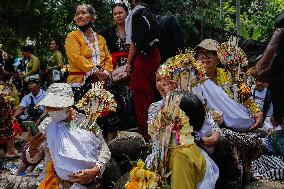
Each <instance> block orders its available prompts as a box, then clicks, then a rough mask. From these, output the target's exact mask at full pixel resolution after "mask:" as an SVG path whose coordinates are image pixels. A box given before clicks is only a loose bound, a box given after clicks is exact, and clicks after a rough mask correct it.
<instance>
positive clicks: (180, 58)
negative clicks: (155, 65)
mask: <svg viewBox="0 0 284 189" xmlns="http://www.w3.org/2000/svg"><path fill="white" fill-rule="evenodd" d="M187 52H188V53H186V54H179V55H176V56H174V57H172V58H169V59H168V60H167V61H166V63H165V64H162V65H161V66H160V67H159V69H158V71H157V73H158V74H159V75H161V76H162V77H163V78H165V79H166V80H168V81H171V82H173V83H174V84H175V85H176V86H177V87H178V88H179V89H180V90H182V91H188V90H189V89H190V88H192V87H193V86H194V85H196V84H197V83H200V82H203V81H204V80H205V79H206V76H205V68H204V66H203V65H202V63H201V62H199V61H197V60H196V59H195V58H194V53H193V52H192V51H187Z"/></svg>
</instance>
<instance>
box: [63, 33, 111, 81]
mask: <svg viewBox="0 0 284 189" xmlns="http://www.w3.org/2000/svg"><path fill="white" fill-rule="evenodd" d="M96 36H97V39H98V45H99V50H100V67H101V68H102V69H103V70H105V71H107V72H108V73H109V74H111V73H112V70H113V66H112V62H111V55H110V53H109V51H108V49H107V45H106V41H105V39H104V38H103V37H102V36H101V35H98V34H96ZM92 45H93V47H94V48H95V43H92ZM65 49H66V55H67V58H68V63H69V72H70V75H69V76H68V79H67V82H68V83H84V77H85V78H86V77H88V73H90V72H91V71H92V69H94V68H95V64H94V63H93V62H92V50H91V48H90V47H89V46H88V44H87V43H86V41H85V38H84V35H83V34H82V33H81V31H80V30H76V31H73V32H70V33H69V34H68V35H67V38H66V41H65ZM72 73H74V74H72Z"/></svg>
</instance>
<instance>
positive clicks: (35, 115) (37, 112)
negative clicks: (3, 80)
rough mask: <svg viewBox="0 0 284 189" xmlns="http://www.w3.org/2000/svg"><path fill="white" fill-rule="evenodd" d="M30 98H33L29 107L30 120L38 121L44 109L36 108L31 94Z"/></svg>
mask: <svg viewBox="0 0 284 189" xmlns="http://www.w3.org/2000/svg"><path fill="white" fill-rule="evenodd" d="M30 98H31V104H30V105H29V106H28V108H27V109H28V111H27V113H28V115H29V116H28V120H31V121H36V120H38V119H39V118H40V117H41V115H42V113H43V111H42V110H41V109H39V108H38V109H35V103H34V99H33V97H31V96H30Z"/></svg>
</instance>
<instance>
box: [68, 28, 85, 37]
mask: <svg viewBox="0 0 284 189" xmlns="http://www.w3.org/2000/svg"><path fill="white" fill-rule="evenodd" d="M80 37H83V36H82V33H81V32H80V31H79V30H74V31H72V32H70V33H68V34H67V37H66V39H68V38H80Z"/></svg>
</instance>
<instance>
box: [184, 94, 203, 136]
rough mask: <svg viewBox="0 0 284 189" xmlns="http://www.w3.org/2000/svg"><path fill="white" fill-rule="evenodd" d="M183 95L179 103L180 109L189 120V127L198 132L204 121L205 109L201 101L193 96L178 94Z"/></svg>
mask: <svg viewBox="0 0 284 189" xmlns="http://www.w3.org/2000/svg"><path fill="white" fill-rule="evenodd" d="M179 93H180V94H183V97H182V99H181V101H180V105H179V107H180V109H181V110H182V111H184V112H185V114H186V116H187V117H188V118H189V123H190V125H192V126H193V130H194V131H199V130H200V129H201V128H202V126H203V123H204V120H205V108H204V105H203V103H202V101H201V100H200V99H199V98H198V97H197V96H196V95H194V94H191V93H188V92H179Z"/></svg>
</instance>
